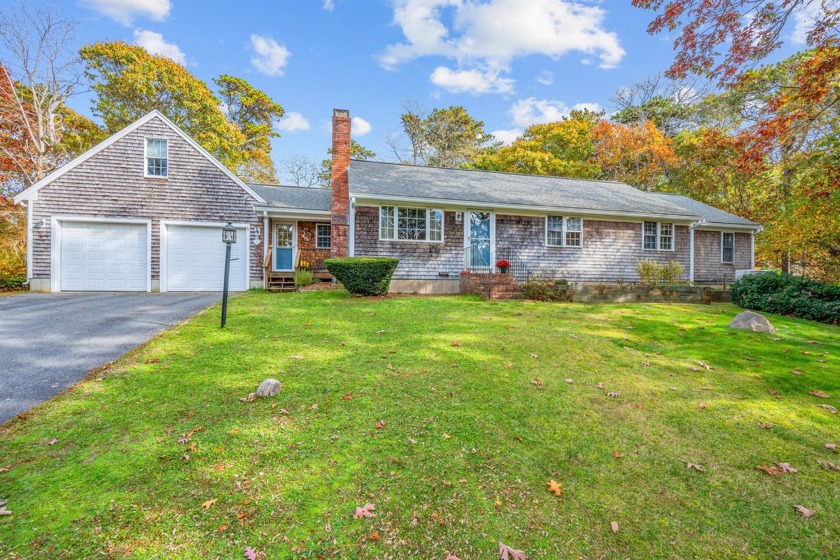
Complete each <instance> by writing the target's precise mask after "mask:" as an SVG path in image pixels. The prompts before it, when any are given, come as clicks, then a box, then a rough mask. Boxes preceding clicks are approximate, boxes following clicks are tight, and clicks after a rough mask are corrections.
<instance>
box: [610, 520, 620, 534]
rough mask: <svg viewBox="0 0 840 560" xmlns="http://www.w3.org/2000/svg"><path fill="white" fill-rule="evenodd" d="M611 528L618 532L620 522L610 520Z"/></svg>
mask: <svg viewBox="0 0 840 560" xmlns="http://www.w3.org/2000/svg"><path fill="white" fill-rule="evenodd" d="M610 529H612V532H613V533H618V523H616V522H615V521H610Z"/></svg>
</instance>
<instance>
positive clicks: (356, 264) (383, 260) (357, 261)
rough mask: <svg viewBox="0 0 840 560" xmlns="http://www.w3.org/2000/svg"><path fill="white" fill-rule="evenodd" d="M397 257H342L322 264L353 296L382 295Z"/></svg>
mask: <svg viewBox="0 0 840 560" xmlns="http://www.w3.org/2000/svg"><path fill="white" fill-rule="evenodd" d="M399 262H400V261H399V259H392V258H388V257H342V258H338V259H327V260H325V261H324V265H325V266H326V267H327V270H329V271H330V274H332V275H333V276H335V279H336V280H338V281H339V282H341V284H342V285H343V286H344V287H345V288H347V291H348V292H350V293H351V294H353V295H354V296H384V295H385V294H387V293H388V286H390V285H391V276H392V275H393V274H394V270H395V269H396V268H397V265H398V264H399Z"/></svg>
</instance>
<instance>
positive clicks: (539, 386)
mask: <svg viewBox="0 0 840 560" xmlns="http://www.w3.org/2000/svg"><path fill="white" fill-rule="evenodd" d="M531 383H533V384H534V387H536V388H537V389H539V390H540V391H542V390H543V389H545V387H544V386H543V382H542V381H540V380H539V379H532V380H531Z"/></svg>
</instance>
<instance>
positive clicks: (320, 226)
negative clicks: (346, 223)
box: [315, 224, 332, 250]
mask: <svg viewBox="0 0 840 560" xmlns="http://www.w3.org/2000/svg"><path fill="white" fill-rule="evenodd" d="M322 227H328V228H330V244H329V245H327V246H326V247H319V246H318V229H319V228H322ZM315 249H316V250H317V249H321V250H326V249H332V224H315Z"/></svg>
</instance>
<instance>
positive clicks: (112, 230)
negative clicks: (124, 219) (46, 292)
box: [59, 222, 149, 292]
mask: <svg viewBox="0 0 840 560" xmlns="http://www.w3.org/2000/svg"><path fill="white" fill-rule="evenodd" d="M147 227H148V226H147V225H146V224H107V223H98V222H62V223H61V243H60V247H59V251H61V254H60V256H59V258H60V262H61V265H60V267H61V277H60V278H61V281H60V289H61V290H62V291H80V292H87V291H108V292H112V291H113V292H145V291H146V289H147V281H148V278H149V270H148V254H147V250H148V237H147V233H146V232H147V229H146V228H147Z"/></svg>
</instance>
